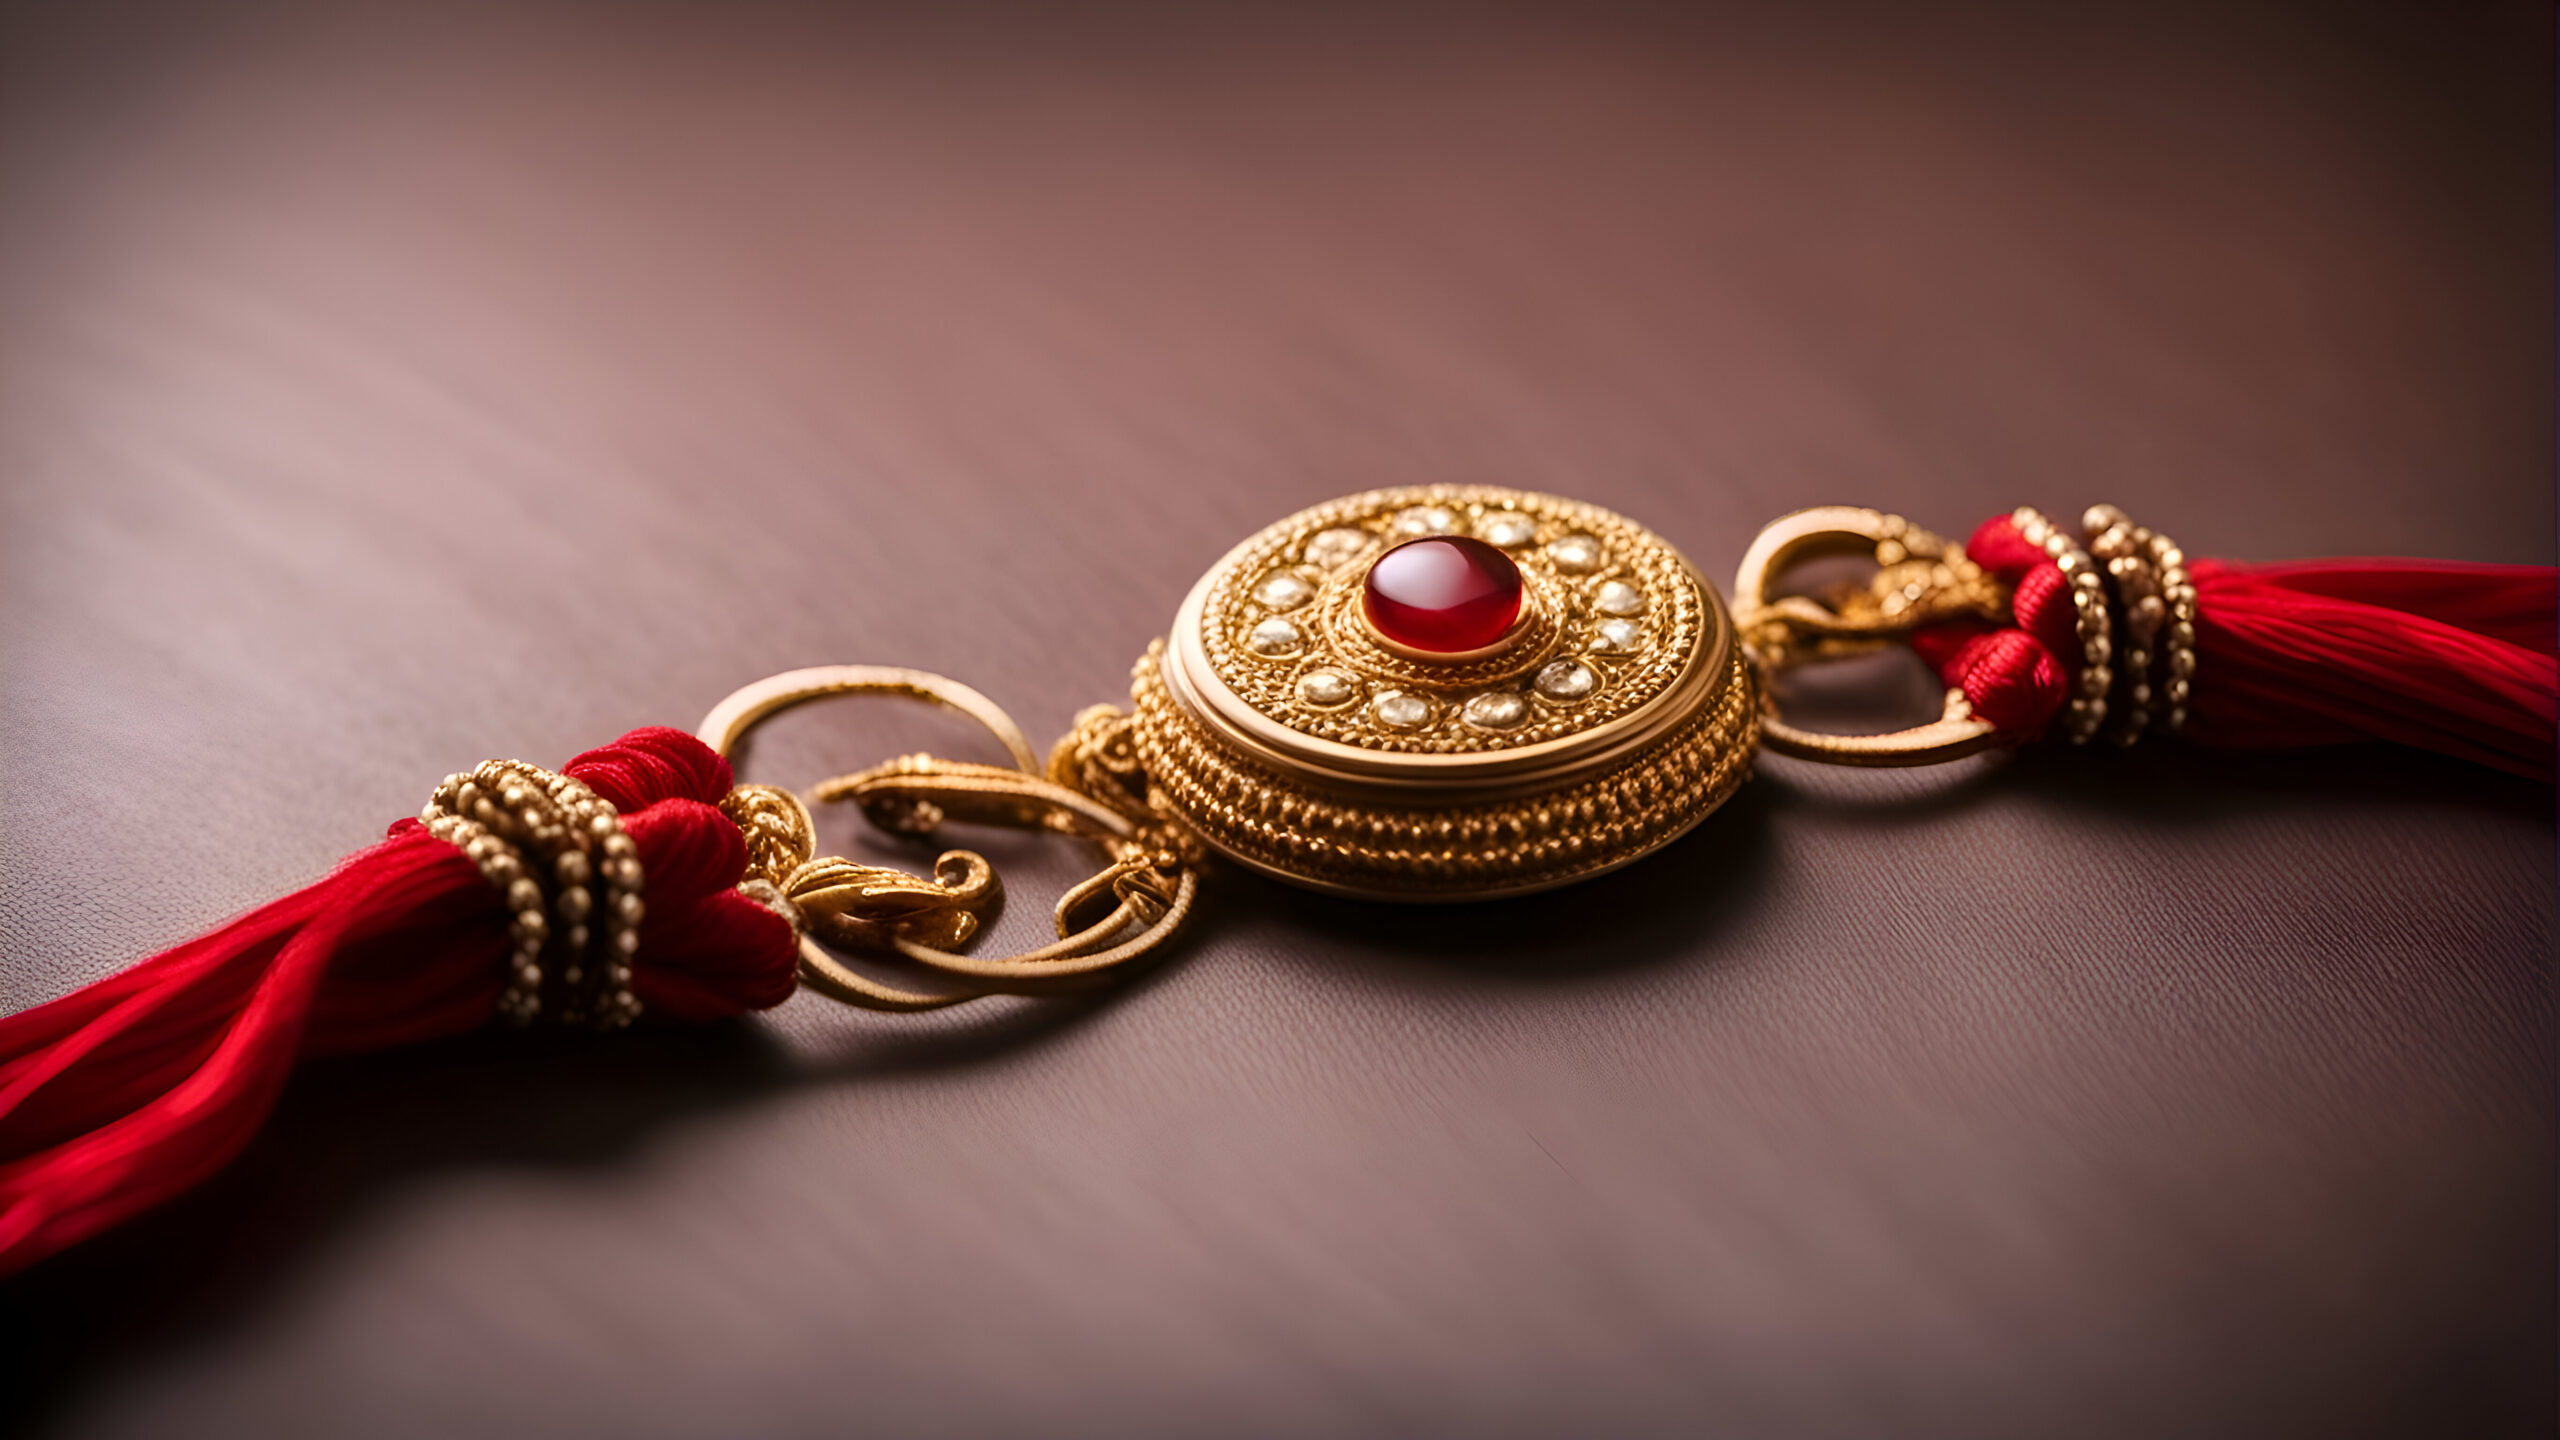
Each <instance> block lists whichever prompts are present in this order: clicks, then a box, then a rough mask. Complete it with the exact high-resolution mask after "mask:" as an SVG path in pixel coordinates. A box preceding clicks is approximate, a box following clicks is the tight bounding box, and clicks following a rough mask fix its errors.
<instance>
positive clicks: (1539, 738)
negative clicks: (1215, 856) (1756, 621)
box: [1200, 485, 1715, 754]
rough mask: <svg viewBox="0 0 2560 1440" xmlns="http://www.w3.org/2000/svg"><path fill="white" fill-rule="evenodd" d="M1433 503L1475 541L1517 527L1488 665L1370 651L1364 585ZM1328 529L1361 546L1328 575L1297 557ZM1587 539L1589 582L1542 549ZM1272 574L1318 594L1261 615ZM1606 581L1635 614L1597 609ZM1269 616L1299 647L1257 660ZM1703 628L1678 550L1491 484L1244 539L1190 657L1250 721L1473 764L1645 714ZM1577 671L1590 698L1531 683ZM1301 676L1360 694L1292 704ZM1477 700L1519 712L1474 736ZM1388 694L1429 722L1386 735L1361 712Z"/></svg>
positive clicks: (1618, 523) (1438, 488)
mask: <svg viewBox="0 0 2560 1440" xmlns="http://www.w3.org/2000/svg"><path fill="white" fill-rule="evenodd" d="M1421 506H1444V507H1447V508H1448V509H1449V510H1450V511H1451V512H1453V514H1454V516H1455V518H1456V520H1457V525H1456V528H1455V529H1454V530H1453V531H1451V532H1450V533H1454V534H1461V535H1465V534H1472V533H1474V532H1475V531H1476V529H1477V528H1478V527H1479V526H1480V525H1482V524H1483V522H1484V521H1485V519H1486V517H1488V516H1491V515H1497V514H1506V513H1507V514H1517V515H1522V516H1526V517H1527V518H1528V519H1529V520H1531V521H1533V522H1534V523H1535V525H1536V534H1535V536H1534V538H1532V539H1531V540H1530V541H1528V542H1527V543H1525V544H1521V545H1516V546H1511V547H1506V553H1508V554H1509V555H1510V556H1511V557H1512V559H1513V560H1514V561H1515V562H1517V563H1518V564H1519V566H1520V570H1521V579H1522V582H1523V586H1524V589H1525V592H1526V594H1525V597H1524V609H1525V610H1526V611H1527V615H1526V618H1525V619H1524V620H1523V622H1522V626H1521V628H1520V631H1519V634H1518V638H1517V641H1516V642H1515V643H1514V644H1513V645H1512V646H1511V647H1510V648H1508V649H1506V650H1504V651H1503V652H1501V653H1500V654H1497V655H1494V656H1489V657H1487V658H1485V659H1482V660H1477V661H1471V662H1466V663H1460V664H1434V663H1431V662H1427V661H1421V662H1418V661H1413V660H1409V659H1406V658H1403V657H1400V656H1397V655H1395V654H1393V653H1392V652H1389V651H1387V650H1386V649H1384V648H1383V647H1381V646H1379V645H1377V644H1376V643H1375V642H1374V641H1372V640H1371V639H1369V637H1368V636H1367V635H1366V633H1365V627H1364V626H1363V625H1362V624H1361V622H1360V619H1359V614H1358V611H1359V595H1360V581H1361V577H1362V576H1363V575H1364V574H1365V573H1366V568H1367V563H1368V561H1369V560H1370V559H1371V558H1373V557H1374V556H1375V555H1377V554H1378V553H1379V551H1380V550H1381V549H1383V548H1384V547H1385V546H1387V545H1389V544H1392V543H1394V542H1395V541H1396V540H1398V539H1400V538H1403V537H1402V536H1401V535H1399V534H1398V533H1397V532H1396V528H1395V527H1396V522H1397V519H1398V517H1399V516H1400V515H1402V514H1403V513H1404V512H1406V511H1408V510H1411V509H1413V508H1415V507H1421ZM1328 530H1357V531H1360V532H1362V533H1363V534H1365V535H1367V536H1368V537H1369V543H1368V545H1367V546H1365V547H1364V548H1362V549H1361V550H1359V551H1357V552H1355V553H1353V554H1352V555H1351V556H1350V557H1349V558H1348V559H1346V560H1344V561H1343V562H1342V563H1340V564H1339V565H1337V566H1335V567H1334V568H1332V569H1330V570H1328V569H1326V568H1324V567H1322V566H1320V565H1317V564H1315V563H1313V562H1312V561H1311V560H1310V559H1309V557H1308V542H1309V541H1311V540H1313V539H1314V538H1315V537H1316V536H1318V535H1320V534H1322V533H1324V532H1326V531H1328ZM1573 535H1587V536H1590V537H1591V538H1592V539H1593V540H1595V541H1596V542H1598V544H1599V547H1600V557H1599V561H1598V563H1597V564H1596V565H1595V566H1594V567H1592V568H1590V569H1588V570H1585V571H1580V572H1572V573H1568V572H1567V571H1565V570H1563V569H1562V568H1560V567H1559V566H1558V565H1557V564H1556V563H1555V560H1554V558H1553V557H1552V555H1551V554H1550V553H1549V551H1548V549H1547V547H1548V546H1549V545H1550V544H1552V543H1553V542H1555V541H1558V540H1562V539H1564V538H1566V537H1568V536H1573ZM1275 571H1287V572H1290V573H1294V574H1296V575H1298V576H1299V577H1300V578H1301V579H1303V580H1305V581H1307V583H1308V584H1309V585H1310V586H1311V587H1313V588H1314V589H1315V592H1316V593H1315V595H1314V597H1313V598H1312V599H1310V600H1308V601H1307V602H1306V603H1304V604H1302V605H1299V606H1296V607H1293V608H1291V609H1287V610H1273V609H1270V608H1267V607H1265V606H1263V605H1261V604H1259V603H1258V602H1257V601H1256V600H1255V598H1254V591H1255V589H1256V588H1257V587H1258V586H1260V585H1261V583H1262V582H1263V580H1264V579H1265V578H1266V577H1268V576H1270V575H1271V574H1272V573H1273V572H1275ZM1612 581H1617V582H1621V583H1624V584H1626V585H1629V586H1632V587H1634V589H1635V590H1636V591H1637V593H1638V594H1639V595H1641V596H1642V598H1643V608H1642V609H1641V611H1639V612H1638V613H1636V614H1633V615H1626V616H1620V615H1611V614H1607V613H1604V612H1602V611H1601V610H1600V608H1599V606H1598V603H1597V597H1598V596H1599V594H1600V592H1601V589H1602V587H1604V586H1605V585H1607V584H1609V583H1610V582H1612ZM1272 618H1279V619H1284V620H1287V621H1289V622H1290V623H1291V624H1293V625H1295V626H1296V627H1298V629H1299V630H1300V631H1301V633H1302V634H1303V636H1304V643H1303V644H1302V645H1301V647H1300V648H1298V649H1297V650H1295V651H1293V652H1291V653H1289V654H1286V655H1282V656H1277V657H1273V656H1264V655H1261V654H1257V653H1256V652H1255V651H1254V650H1253V649H1252V647H1251V646H1250V644H1249V643H1248V640H1247V637H1248V636H1249V635H1250V634H1251V633H1252V631H1253V629H1254V627H1255V626H1256V625H1258V624H1260V623H1261V622H1263V621H1265V620H1268V619H1272ZM1611 621H1623V622H1625V623H1626V624H1627V625H1629V626H1631V627H1632V628H1633V631H1634V634H1635V643H1634V644H1633V645H1632V646H1631V647H1628V648H1626V649H1612V648H1610V647H1609V646H1608V645H1607V644H1606V642H1605V641H1604V640H1603V639H1602V638H1601V636H1602V627H1603V626H1604V625H1607V624H1608V623H1609V622H1611ZM1714 623H1715V621H1714V619H1713V616H1712V613H1711V611H1710V609H1709V607H1708V603H1707V601H1706V599H1705V597H1704V596H1703V595H1701V593H1700V591H1699V584H1698V581H1697V579H1696V577H1695V576H1694V575H1692V574H1691V573H1690V571H1689V568H1688V566H1687V564H1686V563H1684V562H1683V561H1682V560H1681V558H1680V556H1679V554H1678V553H1677V552H1676V551H1674V550H1673V549H1672V548H1671V547H1670V546H1669V545H1666V544H1664V543H1663V542H1662V540H1661V539H1660V538H1659V537H1657V536H1655V535H1654V534H1653V533H1652V532H1651V531H1649V530H1646V529H1645V528H1644V527H1643V526H1640V525H1637V524H1635V523H1634V522H1632V521H1629V520H1627V519H1625V518H1623V517H1621V516H1619V515H1616V514H1614V513H1612V512H1610V511H1607V510H1603V509H1601V508H1599V507H1598V506H1593V505H1585V504H1581V503H1579V502H1577V501H1571V500H1565V499H1560V498H1558V497H1555V496H1551V495H1540V494H1534V493H1530V492H1526V491H1517V490H1507V489H1500V488H1496V487H1491V486H1451V485H1435V486H1413V487H1406V488H1401V489H1392V490H1374V491H1370V492H1368V493H1366V494H1362V495H1353V496H1349V497H1346V498H1344V499H1341V500H1336V501H1333V502H1332V503H1330V504H1326V505H1319V506H1316V507H1315V508H1313V509H1310V510H1304V511H1301V512H1299V513H1298V514H1296V515H1292V516H1290V517H1289V518H1287V519H1285V520H1282V521H1280V522H1278V523H1277V524H1274V525H1272V526H1270V527H1268V528H1266V529H1265V530H1263V531H1262V532H1261V533H1260V534H1258V535H1256V536H1255V537H1253V539H1252V540H1250V541H1248V542H1246V544H1245V546H1244V547H1243V548H1242V549H1240V550H1239V551H1237V552H1236V553H1235V554H1234V555H1233V556H1232V557H1230V558H1229V560H1228V561H1227V562H1225V563H1224V564H1223V565H1222V566H1221V567H1220V569H1219V571H1218V573H1217V574H1216V575H1215V576H1214V577H1213V579H1212V580H1211V583H1210V588H1209V590H1208V593H1207V596H1206V599H1205V603H1204V604H1203V606H1202V608H1201V621H1200V625H1201V636H1200V639H1201V648H1202V650H1203V651H1204V652H1205V654H1206V655H1207V657H1208V660H1209V666H1210V669H1211V670H1212V671H1213V672H1214V673H1215V674H1216V676H1217V677H1218V679H1219V680H1221V681H1223V682H1224V683H1225V684H1226V686H1227V687H1228V688H1229V689H1230V690H1232V691H1234V692H1235V694H1236V695H1237V697H1238V698H1239V699H1241V700H1243V701H1244V703H1245V704H1246V705H1248V706H1250V707H1252V708H1253V709H1254V710H1255V711H1256V712H1258V713H1260V714H1262V715H1264V716H1266V717H1268V718H1270V719H1272V720H1274V721H1277V722H1278V723H1280V724H1282V725H1285V726H1287V727H1288V728H1290V729H1292V730H1295V731H1297V732H1298V733H1300V734H1302V735H1309V736H1313V737H1315V738H1317V739H1321V740H1331V741H1336V742H1339V743H1341V744H1346V745H1353V746H1357V747H1359V748H1361V749H1364V750H1372V751H1382V752H1390V753H1407V754H1471V753H1487V752H1495V751H1503V750H1516V749H1520V748H1522V747H1525V746H1529V745H1535V744H1539V743H1541V742H1544V741H1549V740H1556V739H1561V738H1563V737H1566V736H1569V735H1575V734H1580V733H1582V732H1583V731H1586V730H1591V729H1595V728H1597V727H1599V726H1601V725H1605V724H1607V723H1609V722H1610V721H1612V720H1616V719H1618V718H1620V717H1622V716H1625V715H1629V714H1632V713H1634V712H1635V711H1637V710H1639V709H1641V708H1642V707H1643V706H1644V705H1645V704H1646V703H1647V702H1649V701H1651V700H1653V699H1654V698H1655V697H1657V696H1659V695H1661V694H1662V693H1664V692H1665V691H1666V690H1668V689H1669V688H1670V687H1671V686H1672V685H1673V684H1675V683H1677V681H1678V680H1679V677H1680V674H1681V672H1682V670H1683V669H1684V668H1685V667H1686V665H1687V664H1688V663H1689V662H1690V661H1691V658H1692V657H1693V655H1694V654H1696V653H1697V652H1699V651H1700V650H1701V649H1702V648H1704V647H1703V646H1702V645H1701V640H1702V639H1711V638H1712V635H1711V632H1710V628H1709V627H1711V626H1712V625H1713V624H1714ZM1555 660H1580V661H1582V662H1584V663H1585V664H1587V665H1589V666H1590V667H1591V669H1592V671H1593V673H1594V675H1595V676H1596V677H1597V678H1598V682H1599V683H1598V684H1597V685H1596V686H1595V687H1594V688H1593V690H1592V691H1591V693H1589V694H1588V695H1585V696H1582V697H1580V698H1578V699H1574V700H1569V701H1559V700H1553V699H1550V698H1548V697H1547V696H1545V695H1543V694H1540V693H1539V692H1538V690H1537V689H1536V687H1535V686H1534V685H1533V684H1531V683H1530V680H1531V678H1532V677H1533V676H1534V675H1535V674H1536V672H1537V670H1538V668H1539V667H1541V666H1543V665H1545V664H1547V663H1550V662H1552V661H1555ZM1311 670H1333V671H1339V672H1342V673H1344V674H1346V675H1349V676H1351V677H1353V679H1354V680H1355V681H1356V683H1357V685H1358V691H1357V694H1356V695H1355V696H1354V698H1352V699H1351V700H1350V701H1348V702H1347V703H1342V704H1335V705H1327V706H1322V707H1318V706H1314V705H1310V704H1307V703H1305V702H1304V701H1303V700H1301V698H1300V692H1299V682H1300V680H1301V678H1302V677H1303V676H1305V675H1306V674H1307V672H1309V671H1311ZM1487 690H1501V691H1509V692H1512V693H1517V694H1519V695H1520V696H1521V697H1522V698H1523V700H1524V701H1525V702H1526V704H1527V709H1528V714H1527V716H1526V718H1525V719H1523V720H1522V721H1521V722H1520V723H1519V724H1518V725H1516V726H1514V727H1511V728H1509V729H1505V730H1501V731H1486V730H1480V729H1477V728H1474V727H1472V726H1469V725H1467V724H1466V723H1464V721H1463V719H1462V718H1461V717H1462V714H1463V708H1464V705H1465V702H1466V700H1467V699H1468V698H1469V697H1471V696H1473V695H1477V694H1481V693H1484V692H1485V691H1487ZM1388 691H1405V692H1408V693H1413V694H1418V695H1421V696H1423V697H1425V698H1427V699H1428V700H1430V701H1431V719H1430V720H1429V721H1428V722H1426V723H1424V724H1422V725H1419V726H1415V727H1410V728H1399V727H1394V726H1389V725H1386V724H1384V723H1382V722H1381V721H1380V720H1379V719H1378V717H1377V715H1376V713H1375V711H1374V710H1373V709H1372V708H1371V704H1370V702H1371V701H1373V700H1374V699H1375V698H1376V697H1377V696H1378V695H1380V694H1382V693H1385V692H1388Z"/></svg>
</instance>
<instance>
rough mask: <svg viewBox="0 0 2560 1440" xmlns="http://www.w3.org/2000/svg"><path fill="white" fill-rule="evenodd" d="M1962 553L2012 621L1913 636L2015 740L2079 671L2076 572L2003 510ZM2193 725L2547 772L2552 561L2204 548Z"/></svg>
mask: <svg viewBox="0 0 2560 1440" xmlns="http://www.w3.org/2000/svg"><path fill="white" fill-rule="evenodd" d="M1965 553H1966V554H1967V555H1969V556H1971V557H1972V558H1973V559H1974V560H1975V562H1976V563H1978V564H1980V565H1981V566H1982V567H1983V568H1984V569H1985V570H1988V571H1990V572H1991V573H1992V574H1994V575H1997V576H1999V577H2000V578H2001V579H2003V580H2006V581H2008V582H2010V583H2011V584H2013V585H2015V586H2016V587H2017V588H2016V592H2015V595H2014V598H2013V601H2012V609H2013V611H2014V612H2015V619H2016V624H2015V625H2014V626H2012V627H2003V628H1997V629H1994V628H1990V627H1987V626H1985V625H1983V624H1982V623H1980V622H1957V623H1953V624H1948V625H1941V626H1936V627H1933V628H1932V629H1930V630H1928V631H1924V632H1922V633H1921V634H1920V635H1917V636H1915V637H1913V647H1914V648H1915V649H1917V650H1918V651H1919V652H1920V654H1921V656H1922V657H1923V658H1924V659H1926V660H1927V661H1928V662H1929V663H1930V664H1931V665H1933V666H1934V667H1936V668H1937V670H1938V672H1939V674H1940V675H1941V676H1942V677H1944V679H1945V680H1946V683H1947V684H1948V685H1950V686H1954V687H1956V688H1958V689H1961V690H1963V691H1964V693H1965V697H1966V699H1967V700H1968V701H1970V702H1971V703H1972V705H1973V709H1974V713H1975V714H1977V715H1980V716H1982V717H1983V718H1984V719H1987V720H1989V721H1991V723H1992V724H1993V725H1995V726H1997V727H1998V728H1999V730H2000V732H2001V733H2002V734H2003V735H2004V736H2007V737H2009V738H2010V739H2012V740H2015V741H2025V740H2030V739H2033V738H2035V737H2036V736H2038V735H2041V734H2043V733H2044V731H2045V729H2046V727H2047V726H2048V725H2050V724H2051V723H2052V720H2053V717H2054V715H2055V713H2056V712H2057V711H2058V710H2059V709H2060V708H2061V705H2062V703H2063V700H2064V698H2065V697H2066V696H2067V695H2068V694H2069V689H2070V683H2071V681H2072V679H2073V678H2075V677H2076V675H2077V673H2078V662H2079V647H2078V645H2077V644H2076V643H2074V639H2073V632H2072V628H2071V611H2070V606H2069V604H2068V603H2067V596H2068V593H2069V586H2068V584H2067V582H2066V581H2065V579H2064V577H2063V575H2062V572H2061V571H2060V570H2058V569H2056V568H2055V566H2054V564H2053V562H2052V561H2050V560H2049V559H2047V558H2046V557H2045V554H2044V552H2043V551H2042V550H2041V549H2039V548H2037V547H2036V546H2033V545H2030V544H2028V543H2027V541H2026V539H2025V538H2024V537H2023V536H2021V535H2019V534H2018V531H2017V527H2016V526H2015V525H2013V524H2012V523H2011V522H2010V520H2009V517H2007V516H2005V515H2003V516H1999V517H1996V518H1994V519H1992V520H1988V521H1986V522H1984V523H1983V525H1982V528H1980V529H1979V530H1976V531H1975V532H1974V534H1973V538H1972V539H1971V540H1969V541H1967V542H1966V543H1965ZM2190 568H2191V569H2192V571H2193V573H2194V576H2195V583H2196V592H2197V595H2196V676H2195V698H2194V700H2193V702H2192V704H2191V705H2190V707H2189V715H2188V720H2187V726H2186V731H2185V734H2186V735H2187V736H2188V738H2190V739H2194V740H2197V741H2199V742H2201V743H2204V744H2207V745H2220V746H2229V747H2234V748H2245V749H2272V748H2283V747H2292V746H2301V745H2331V744H2340V743H2346V742H2351V741H2359V740H2389V741H2395V742H2397V743H2399V744H2403V745H2416V746H2420V747H2422V748H2425V749H2429V750H2436V751H2441V752H2443V753H2444V754H2448V755H2458V756H2461V757H2462V758H2464V759H2466V760H2476V761H2479V762H2481V763H2482V764H2486V765H2495V766H2497V767H2498V768H2500V769H2502V770H2511V771H2514V772H2515V773H2517V774H2519V775H2525V776H2530V777H2532V778H2534V779H2537V780H2542V781H2545V782H2548V781H2550V780H2551V779H2552V776H2553V768H2554V750H2555V746H2560V739H2556V738H2555V735H2560V658H2555V656H2554V654H2553V651H2554V649H2555V648H2560V576H2556V575H2555V572H2554V571H2552V570H2551V569H2549V568H2547V567H2544V566H2538V565H2467V564H2458V563H2453V562H2448V561H2431V560H2375V559H2355V560H2315V561H2305V562H2300V563H2295V564H2285V565H2260V566H2245V565H2233V564H2229V563H2226V562H2223V561H2217V560H2202V561H2198V562H2196V563H2195V564H2194V565H2193V566H2192V567H2190Z"/></svg>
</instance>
